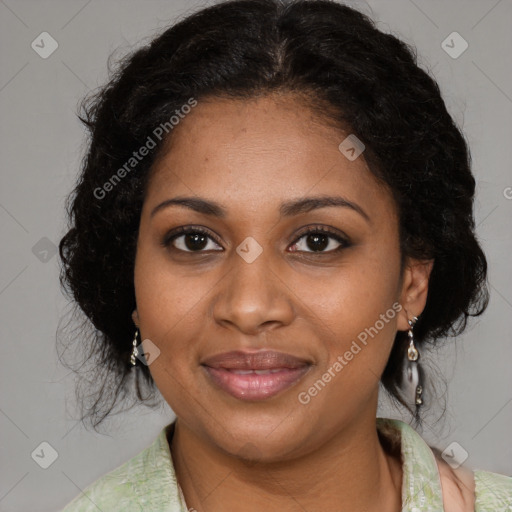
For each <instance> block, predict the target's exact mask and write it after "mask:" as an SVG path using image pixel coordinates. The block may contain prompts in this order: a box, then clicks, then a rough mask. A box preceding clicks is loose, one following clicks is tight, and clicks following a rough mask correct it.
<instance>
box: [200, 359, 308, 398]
mask: <svg viewBox="0 0 512 512" xmlns="http://www.w3.org/2000/svg"><path fill="white" fill-rule="evenodd" d="M201 365H202V367H203V368H204V369H205V371H206V373H207V375H208V376H209V377H210V379H211V381H212V382H213V383H214V384H215V385H217V386H218V387H219V388H220V389H222V390H223V391H225V392H226V393H228V394H230V395H231V396H233V397H235V398H238V399H240V400H252V401H255V400H265V399H267V398H271V397H273V396H275V395H277V394H278V393H281V392H282V391H284V390H285V389H288V388H290V387H292V386H293V385H294V384H295V383H296V382H298V381H299V380H300V379H301V378H302V377H303V376H304V375H305V374H306V373H307V372H308V371H309V370H310V368H311V363H310V362H309V361H307V360H305V359H302V358H299V357H295V356H292V355H291V354H285V353H283V352H276V351H272V350H266V351H259V352H246V351H241V350H238V351H232V352H225V353H222V354H218V355H215V356H212V357H210V358H207V359H205V360H204V361H202V362H201Z"/></svg>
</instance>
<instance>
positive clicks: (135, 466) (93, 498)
mask: <svg viewBox="0 0 512 512" xmlns="http://www.w3.org/2000/svg"><path fill="white" fill-rule="evenodd" d="M171 426H172V425H170V426H169V425H168V426H167V427H165V428H164V429H163V430H162V431H161V432H160V434H159V435H158V437H157V438H156V439H155V440H154V442H153V443H152V444H151V445H150V446H149V447H147V448H145V449H144V450H143V451H141V452H140V453H138V454H137V455H135V456H134V457H133V458H131V459H130V460H128V461H127V462H125V463H124V464H122V465H121V466H119V467H117V468H115V469H114V470H112V471H110V472H109V473H107V474H106V475H104V476H102V477H101V478H99V479H98V480H96V481H95V482H93V483H92V484H90V485H89V486H88V487H87V488H86V489H85V490H84V491H83V492H81V493H80V494H79V495H78V496H77V497H76V498H75V499H74V500H73V501H71V502H70V503H69V504H68V505H66V507H65V508H64V509H63V510H62V512H98V510H104V511H107V510H108V511H109V512H115V511H122V512H140V511H146V510H158V511H161V512H175V511H179V510H180V508H179V504H180V503H179V497H178V488H177V482H176V478H175V472H174V466H173V463H172V457H171V453H170V450H169V445H168V443H167V433H168V432H169V428H170V427H171Z"/></svg>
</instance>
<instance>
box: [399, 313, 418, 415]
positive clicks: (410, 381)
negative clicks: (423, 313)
mask: <svg viewBox="0 0 512 512" xmlns="http://www.w3.org/2000/svg"><path fill="white" fill-rule="evenodd" d="M417 320H418V317H416V316H414V317H413V319H412V320H408V321H407V322H408V323H409V331H408V332H407V335H408V337H409V347H408V348H407V358H406V359H405V365H404V374H403V376H402V384H403V388H404V393H405V397H406V399H407V402H408V403H410V404H414V405H415V406H416V408H418V407H420V406H421V405H422V404H423V372H422V370H421V367H420V365H419V363H418V360H419V358H420V354H419V352H418V349H417V348H416V347H415V346H414V333H413V328H414V324H415V323H416V322H417Z"/></svg>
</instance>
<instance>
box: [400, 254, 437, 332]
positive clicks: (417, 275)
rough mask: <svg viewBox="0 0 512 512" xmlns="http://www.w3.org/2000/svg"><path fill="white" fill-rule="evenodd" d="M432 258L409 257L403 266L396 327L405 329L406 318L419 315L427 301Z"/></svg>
mask: <svg viewBox="0 0 512 512" xmlns="http://www.w3.org/2000/svg"><path fill="white" fill-rule="evenodd" d="M433 266H434V260H433V259H432V260H418V259H414V258H409V259H408V261H407V263H406V266H405V268H404V276H403V280H402V290H401V293H400V304H401V305H402V310H401V311H400V312H399V313H398V321H397V329H398V330H399V331H407V330H408V329H409V323H408V320H412V317H413V316H420V314H421V312H422V311H423V309H424V308H425V304H426V303H427V294H428V283H429V278H430V273H431V272H432V267H433Z"/></svg>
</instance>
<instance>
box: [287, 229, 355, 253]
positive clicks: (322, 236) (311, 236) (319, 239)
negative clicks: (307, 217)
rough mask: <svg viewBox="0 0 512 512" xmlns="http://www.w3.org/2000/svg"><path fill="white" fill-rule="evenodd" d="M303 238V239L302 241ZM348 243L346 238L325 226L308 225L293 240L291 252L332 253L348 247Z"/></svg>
mask: <svg viewBox="0 0 512 512" xmlns="http://www.w3.org/2000/svg"><path fill="white" fill-rule="evenodd" d="M303 239H304V241H302V240H303ZM336 244H337V245H336ZM350 245H351V244H350V242H349V241H348V239H347V238H345V237H343V236H341V235H340V234H339V233H337V232H334V231H331V230H330V229H328V228H325V227H319V226H310V227H308V228H307V229H306V230H305V231H304V232H303V233H302V234H301V235H300V236H299V238H297V239H296V240H295V242H294V244H293V245H292V248H293V249H292V252H308V253H319V254H322V253H334V252H338V251H341V250H342V249H345V248H347V247H350ZM306 249H311V250H309V251H308V250H306ZM326 249H328V250H326Z"/></svg>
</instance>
